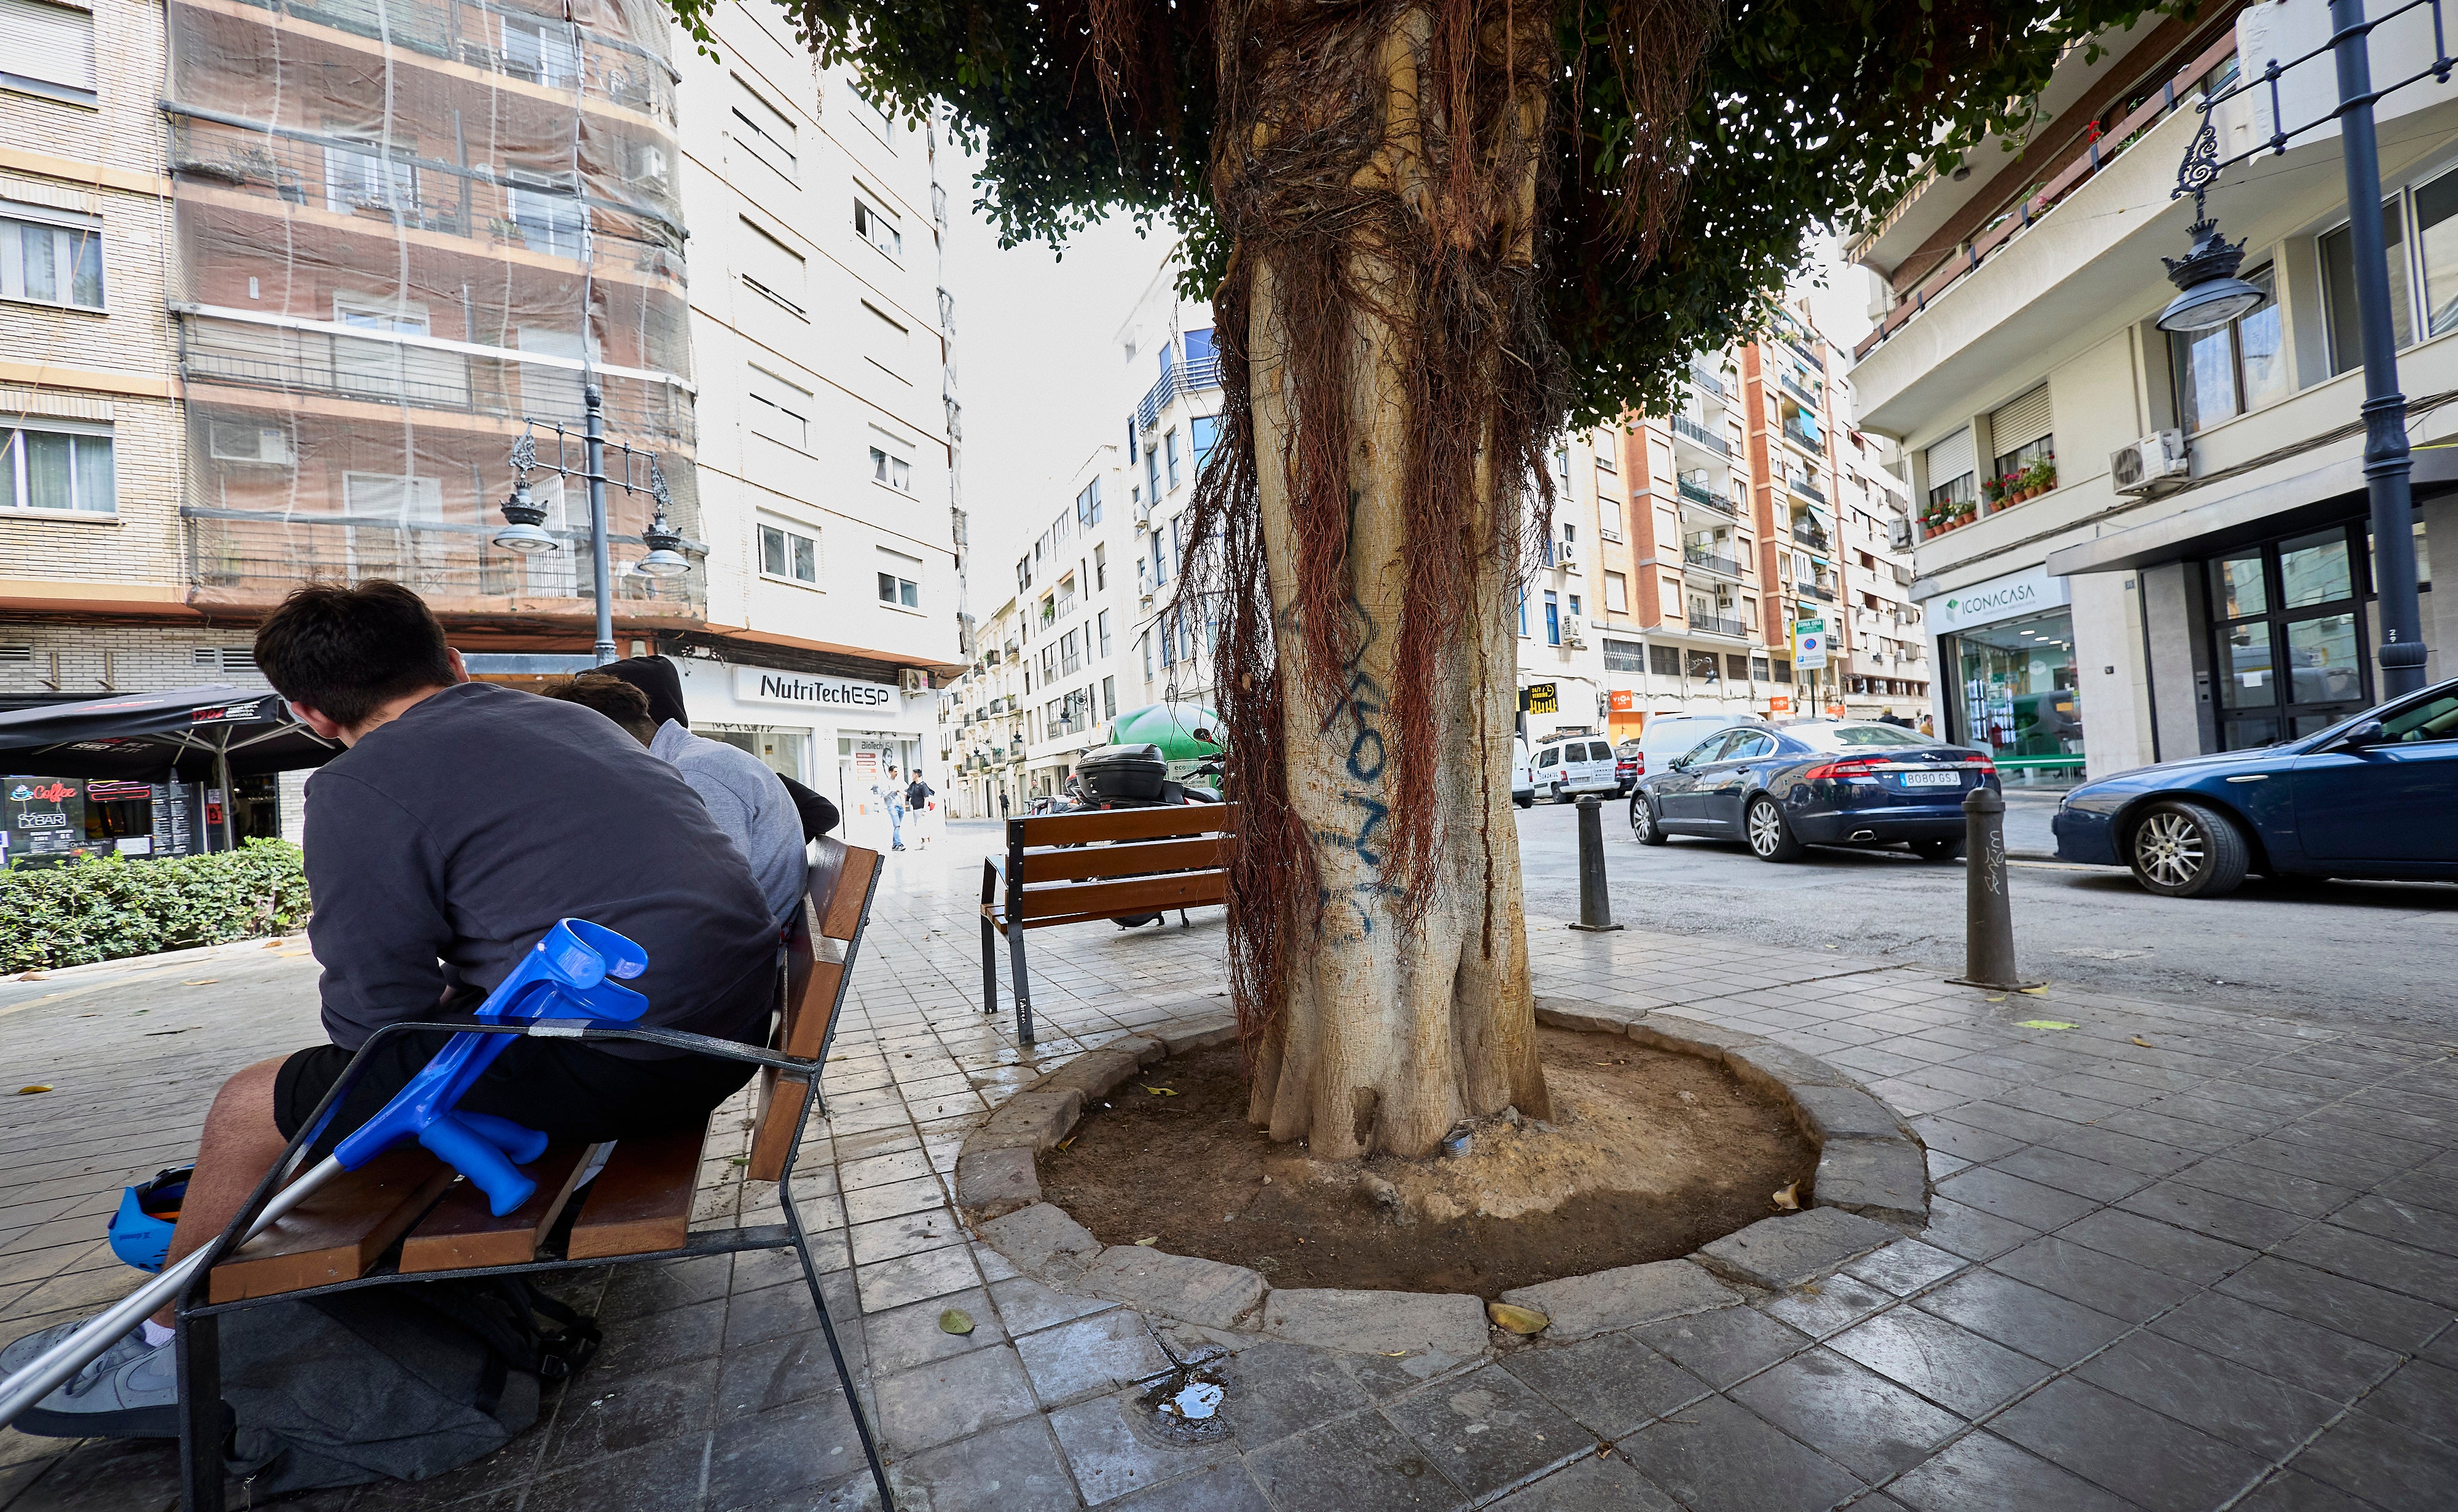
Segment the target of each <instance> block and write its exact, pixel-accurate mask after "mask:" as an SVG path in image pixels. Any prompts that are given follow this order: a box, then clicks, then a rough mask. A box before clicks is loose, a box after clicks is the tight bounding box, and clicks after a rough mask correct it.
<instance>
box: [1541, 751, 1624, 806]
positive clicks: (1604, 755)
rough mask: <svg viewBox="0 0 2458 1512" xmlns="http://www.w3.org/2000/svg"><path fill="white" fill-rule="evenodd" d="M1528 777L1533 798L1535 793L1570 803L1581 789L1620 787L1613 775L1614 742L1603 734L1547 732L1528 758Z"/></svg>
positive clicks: (1593, 790) (1610, 791)
mask: <svg viewBox="0 0 2458 1512" xmlns="http://www.w3.org/2000/svg"><path fill="white" fill-rule="evenodd" d="M1528 777H1529V788H1530V790H1531V801H1532V800H1533V795H1534V794H1536V793H1543V794H1545V795H1546V796H1548V797H1551V798H1552V800H1553V801H1554V802H1556V803H1568V802H1569V801H1571V799H1573V797H1577V796H1578V795H1580V794H1582V793H1602V794H1608V795H1610V794H1614V793H1617V792H1619V791H1620V790H1621V782H1620V780H1619V779H1618V778H1616V777H1614V748H1613V742H1612V741H1611V740H1608V739H1606V738H1605V737H1604V736H1603V735H1571V736H1567V737H1555V736H1552V735H1548V736H1546V737H1545V738H1544V739H1543V740H1541V741H1539V742H1537V745H1536V754H1535V756H1531V758H1529V762H1528Z"/></svg>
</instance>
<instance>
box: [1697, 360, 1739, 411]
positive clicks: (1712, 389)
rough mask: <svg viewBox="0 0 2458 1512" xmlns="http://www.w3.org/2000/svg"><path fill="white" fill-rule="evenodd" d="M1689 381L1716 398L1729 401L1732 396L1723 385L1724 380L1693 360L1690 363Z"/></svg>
mask: <svg viewBox="0 0 2458 1512" xmlns="http://www.w3.org/2000/svg"><path fill="white" fill-rule="evenodd" d="M1690 382H1692V383H1696V384H1698V386H1699V387H1700V388H1703V389H1705V390H1706V391H1707V392H1709V393H1711V394H1713V395H1715V396H1716V397H1717V398H1718V399H1721V400H1726V401H1730V400H1731V399H1732V397H1733V396H1732V393H1731V391H1730V390H1728V389H1727V388H1725V387H1724V381H1723V380H1722V379H1720V378H1718V377H1717V376H1716V375H1715V374H1713V373H1711V372H1709V371H1707V370H1706V369H1705V368H1703V367H1700V366H1698V364H1697V363H1695V362H1693V363H1692V364H1691V365H1690Z"/></svg>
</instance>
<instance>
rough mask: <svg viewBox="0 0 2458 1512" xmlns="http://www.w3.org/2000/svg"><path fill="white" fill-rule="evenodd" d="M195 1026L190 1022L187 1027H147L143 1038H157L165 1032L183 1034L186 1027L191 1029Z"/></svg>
mask: <svg viewBox="0 0 2458 1512" xmlns="http://www.w3.org/2000/svg"><path fill="white" fill-rule="evenodd" d="M195 1027H196V1025H193V1024H191V1025H188V1028H187V1029H148V1030H146V1031H145V1038H147V1039H149V1040H158V1039H160V1038H161V1037H162V1036H163V1035H165V1034H185V1033H187V1032H188V1029H193V1028H195Z"/></svg>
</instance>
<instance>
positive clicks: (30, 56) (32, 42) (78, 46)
mask: <svg viewBox="0 0 2458 1512" xmlns="http://www.w3.org/2000/svg"><path fill="white" fill-rule="evenodd" d="M0 83H5V84H7V85H8V86H9V87H10V88H11V89H19V90H24V91H26V92H27V93H31V94H47V95H50V96H51V97H52V98H53V99H59V100H67V101H69V102H70V103H72V104H75V105H92V104H94V103H96V97H95V94H94V15H93V13H92V12H90V11H85V10H70V9H69V8H68V7H66V6H55V5H43V4H41V3H40V0H0Z"/></svg>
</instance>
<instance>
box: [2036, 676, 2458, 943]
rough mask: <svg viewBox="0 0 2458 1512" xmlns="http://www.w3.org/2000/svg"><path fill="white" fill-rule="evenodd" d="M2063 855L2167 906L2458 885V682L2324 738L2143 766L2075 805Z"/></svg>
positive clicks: (2069, 808) (2068, 809) (2061, 819)
mask: <svg viewBox="0 0 2458 1512" xmlns="http://www.w3.org/2000/svg"><path fill="white" fill-rule="evenodd" d="M2055 829H2056V836H2057V856H2058V858H2059V859H2060V860H2069V861H2079V862H2082V863H2084V864H2086V865H2092V866H2128V867H2131V868H2133V871H2134V879H2135V880H2136V881H2138V882H2140V883H2141V884H2142V885H2143V886H2144V887H2146V888H2149V889H2150V890H2151V891H2153V892H2155V893H2158V894H2161V895H2163V896H2165V897H2169V898H2216V897H2218V896H2219V895H2220V894H2222V893H2225V892H2228V891H2231V890H2233V889H2234V888H2235V887H2236V885H2237V884H2238V883H2239V882H2240V881H2242V880H2244V874H2245V873H2246V872H2249V871H2253V872H2262V873H2266V874H2268V875H2270V876H2274V877H2280V876H2302V877H2364V878H2378V879H2402V878H2404V879H2409V880H2415V879H2425V880H2429V879H2432V878H2448V879H2458V681H2451V682H2445V683H2442V684H2440V685H2439V686H2437V687H2433V688H2427V689H2426V690H2425V691H2424V692H2422V693H2420V694H2410V695H2408V696H2407V697H2405V698H2397V699H2393V700H2391V701H2390V702H2388V703H2385V704H2383V705H2381V706H2380V707H2379V708H2376V709H2369V710H2366V711H2365V712H2364V713H2363V714H2360V715H2356V716H2355V717H2354V718H2352V719H2349V720H2346V721H2344V722H2343V723H2341V724H2337V725H2333V726H2331V727H2330V728H2329V729H2327V730H2324V731H2323V732H2322V733H2321V734H2320V735H2306V736H2304V737H2303V738H2302V739H2297V740H2285V741H2281V743H2279V744H2278V745H2271V746H2263V747H2261V748H2260V750H2256V751H2230V752H2227V753H2225V754H2224V755H2220V756H2194V757H2190V758H2188V759H2186V760H2182V761H2163V762H2161V763H2160V764H2159V765H2157V766H2148V767H2137V768H2135V770H2134V771H2131V772H2121V773H2118V774H2117V775H2116V776H2114V777H2102V778H2100V779H2099V780H2098V781H2096V782H2086V783H2084V784H2083V785H2082V786H2080V787H2078V788H2076V789H2074V790H2073V792H2071V793H2069V794H2067V795H2066V797H2065V801H2064V802H2063V803H2061V804H2059V805H2058V807H2057V817H2056V820H2055Z"/></svg>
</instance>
